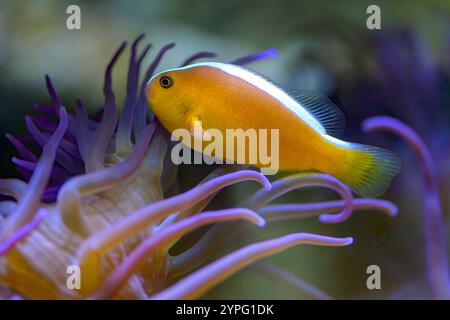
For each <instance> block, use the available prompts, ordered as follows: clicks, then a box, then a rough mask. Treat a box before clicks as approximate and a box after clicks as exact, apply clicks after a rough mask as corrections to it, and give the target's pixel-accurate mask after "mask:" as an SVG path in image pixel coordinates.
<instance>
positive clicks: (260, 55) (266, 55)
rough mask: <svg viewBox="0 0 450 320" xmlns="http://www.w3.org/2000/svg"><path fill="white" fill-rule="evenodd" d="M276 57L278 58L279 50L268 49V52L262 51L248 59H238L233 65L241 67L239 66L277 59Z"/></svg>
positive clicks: (247, 57)
mask: <svg viewBox="0 0 450 320" xmlns="http://www.w3.org/2000/svg"><path fill="white" fill-rule="evenodd" d="M276 57H278V50H277V49H275V48H270V49H267V50H264V51H261V52H258V53H254V54H251V55H248V56H246V57H242V58H239V59H236V60H234V61H232V62H231V63H232V64H236V65H239V66H243V65H247V64H250V63H252V62H256V61H259V60H264V59H270V58H276Z"/></svg>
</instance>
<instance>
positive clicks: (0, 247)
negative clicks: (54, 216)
mask: <svg viewBox="0 0 450 320" xmlns="http://www.w3.org/2000/svg"><path fill="white" fill-rule="evenodd" d="M46 216H47V213H46V212H45V210H44V209H40V210H38V212H37V213H36V215H35V216H34V217H33V219H32V220H31V221H30V222H28V223H26V224H25V225H24V226H23V227H20V228H19V229H18V230H17V231H16V232H14V234H13V235H12V236H10V237H9V238H8V240H6V241H4V242H2V243H0V258H1V257H3V256H4V255H5V254H7V253H8V252H9V251H11V250H12V249H14V248H15V246H16V244H17V243H19V242H20V241H22V240H23V239H25V238H26V237H27V236H28V235H30V234H31V233H32V232H33V231H34V230H36V228H37V227H38V226H39V224H40V223H41V221H42V220H44V218H45V217H46Z"/></svg>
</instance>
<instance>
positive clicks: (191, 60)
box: [181, 51, 217, 67]
mask: <svg viewBox="0 0 450 320" xmlns="http://www.w3.org/2000/svg"><path fill="white" fill-rule="evenodd" d="M215 57H217V54H216V53H214V52H208V51H201V52H198V53H196V54H194V55H192V56H190V57H189V58H187V59H186V60H185V61H184V62H183V63H182V64H181V66H182V67H184V66H187V65H190V64H192V63H194V62H196V61H197V60H200V59H212V58H215Z"/></svg>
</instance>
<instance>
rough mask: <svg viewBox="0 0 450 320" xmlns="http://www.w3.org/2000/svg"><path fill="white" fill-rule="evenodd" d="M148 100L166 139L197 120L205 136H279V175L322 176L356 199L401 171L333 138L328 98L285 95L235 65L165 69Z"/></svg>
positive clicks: (383, 154) (391, 159) (384, 158)
mask: <svg viewBox="0 0 450 320" xmlns="http://www.w3.org/2000/svg"><path fill="white" fill-rule="evenodd" d="M146 95H147V101H148V103H149V106H150V108H151V110H152V111H153V113H154V114H155V115H156V117H157V118H158V120H159V121H160V122H161V123H162V125H163V126H164V127H165V128H166V129H167V130H168V131H170V132H173V131H174V130H176V129H178V128H184V129H187V130H192V127H193V124H194V122H195V121H201V124H202V130H204V131H205V132H207V130H208V129H210V128H211V129H216V130H220V131H221V132H223V133H225V131H226V130H227V129H244V130H246V129H256V130H259V129H267V130H270V129H278V130H279V169H280V172H281V173H298V172H307V171H319V172H323V173H328V174H330V175H332V176H334V177H336V178H337V179H339V180H340V181H342V182H343V183H345V184H346V185H348V186H349V187H350V188H351V189H352V190H353V191H354V192H355V193H356V194H358V195H361V196H378V195H380V194H382V193H383V192H384V191H385V190H386V188H387V187H388V186H389V183H390V181H391V179H392V178H393V177H394V176H395V175H396V174H397V173H398V172H399V171H400V161H399V159H398V157H397V156H396V155H394V154H393V153H392V152H390V151H387V150H384V149H381V148H378V147H373V146H368V145H362V144H357V143H350V142H345V141H342V140H339V139H337V138H335V137H333V136H332V135H335V134H338V133H340V132H342V131H343V129H344V126H345V117H344V115H343V113H342V111H341V110H340V109H339V108H338V107H337V106H336V105H334V104H333V103H332V102H331V100H329V99H328V98H327V97H326V96H323V95H318V94H317V93H313V92H309V91H303V90H300V91H297V92H295V93H292V94H291V93H288V92H287V91H285V90H283V89H281V88H280V87H279V86H277V85H276V84H274V83H273V82H271V81H270V80H267V79H266V78H265V77H263V76H261V75H259V74H256V73H254V72H253V71H250V70H248V69H245V68H242V67H239V66H236V65H232V64H224V63H216V62H204V63H197V64H192V65H189V66H185V67H181V68H176V69H170V70H166V71H163V72H160V73H158V74H156V75H155V76H153V77H152V78H151V79H150V81H149V83H148V85H147V91H146ZM224 135H225V134H224ZM197 151H200V152H201V151H202V150H197ZM256 166H258V165H256Z"/></svg>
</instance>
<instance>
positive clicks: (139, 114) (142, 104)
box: [133, 43, 175, 136]
mask: <svg viewBox="0 0 450 320" xmlns="http://www.w3.org/2000/svg"><path fill="white" fill-rule="evenodd" d="M173 47H175V43H169V44H167V45H165V46H164V47H162V48H161V50H160V51H159V52H158V54H157V55H156V57H155V58H154V59H153V62H152V63H151V64H150V66H149V67H148V68H147V71H146V72H145V75H144V80H143V82H142V83H141V88H140V91H139V98H138V102H137V109H136V116H135V118H134V126H133V129H134V135H135V136H139V135H140V133H141V131H142V129H143V128H144V126H145V124H146V122H147V116H146V115H147V102H146V101H145V88H146V86H147V82H148V81H149V80H150V78H151V77H152V76H153V74H154V73H155V70H156V68H157V67H158V65H159V63H160V62H161V59H162V58H163V56H164V54H165V53H166V52H167V51H169V50H170V49H172V48H173Z"/></svg>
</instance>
